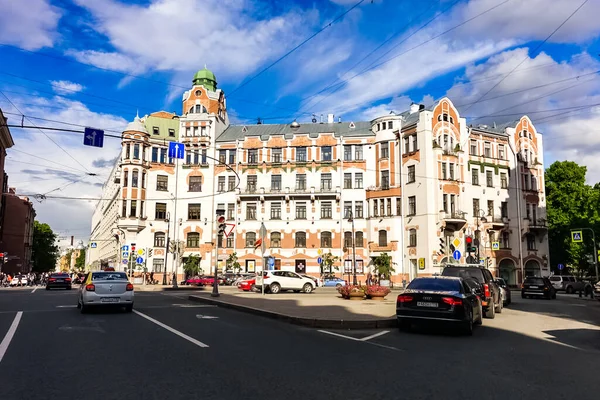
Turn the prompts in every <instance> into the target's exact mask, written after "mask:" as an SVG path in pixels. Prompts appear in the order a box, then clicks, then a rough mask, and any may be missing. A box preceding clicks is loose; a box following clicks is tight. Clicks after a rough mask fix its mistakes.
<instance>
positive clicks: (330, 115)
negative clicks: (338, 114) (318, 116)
mask: <svg viewBox="0 0 600 400" xmlns="http://www.w3.org/2000/svg"><path fill="white" fill-rule="evenodd" d="M334 118H335V115H333V114H327V123H328V124H333V120H334Z"/></svg>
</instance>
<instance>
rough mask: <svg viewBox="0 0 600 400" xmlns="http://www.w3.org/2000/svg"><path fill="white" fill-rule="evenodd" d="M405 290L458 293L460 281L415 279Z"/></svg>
mask: <svg viewBox="0 0 600 400" xmlns="http://www.w3.org/2000/svg"><path fill="white" fill-rule="evenodd" d="M407 289H413V290H431V291H439V292H460V281H459V280H457V279H436V278H417V279H415V280H413V281H412V282H411V283H410V284H409V285H408V287H407Z"/></svg>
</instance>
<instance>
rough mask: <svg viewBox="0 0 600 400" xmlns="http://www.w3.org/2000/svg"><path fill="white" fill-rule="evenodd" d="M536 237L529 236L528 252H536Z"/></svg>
mask: <svg viewBox="0 0 600 400" xmlns="http://www.w3.org/2000/svg"><path fill="white" fill-rule="evenodd" d="M535 249H536V248H535V236H534V235H531V234H530V235H527V250H535Z"/></svg>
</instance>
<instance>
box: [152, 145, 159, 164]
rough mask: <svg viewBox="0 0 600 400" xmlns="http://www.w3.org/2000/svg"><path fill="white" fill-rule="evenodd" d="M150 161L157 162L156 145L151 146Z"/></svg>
mask: <svg viewBox="0 0 600 400" xmlns="http://www.w3.org/2000/svg"><path fill="white" fill-rule="evenodd" d="M152 162H158V147H153V148H152Z"/></svg>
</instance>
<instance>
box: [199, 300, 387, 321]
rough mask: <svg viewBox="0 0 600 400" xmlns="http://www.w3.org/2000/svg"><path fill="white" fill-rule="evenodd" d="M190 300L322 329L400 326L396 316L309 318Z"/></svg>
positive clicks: (222, 302) (236, 305) (241, 306)
mask: <svg viewBox="0 0 600 400" xmlns="http://www.w3.org/2000/svg"><path fill="white" fill-rule="evenodd" d="M188 300H190V301H195V302H197V303H205V304H213V305H217V306H219V307H223V308H229V309H232V310H237V311H242V312H245V313H249V314H254V315H259V316H262V317H267V318H271V319H276V320H278V321H282V322H287V323H289V324H293V325H300V326H306V327H309V328H321V329H378V328H394V327H397V326H398V320H397V319H396V318H386V319H374V320H363V321H353V320H343V319H320V318H307V317H294V316H291V315H286V314H280V313H277V312H274V311H267V310H261V309H260V308H254V307H249V306H244V305H240V304H232V303H228V302H226V301H221V300H216V299H213V298H207V297H204V296H194V295H190V296H188Z"/></svg>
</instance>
